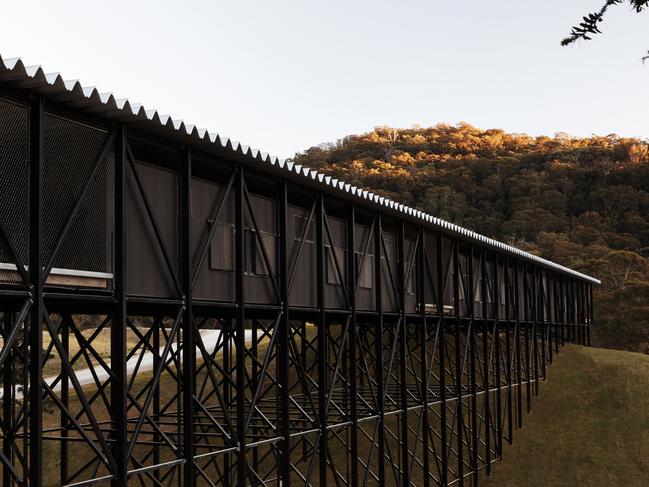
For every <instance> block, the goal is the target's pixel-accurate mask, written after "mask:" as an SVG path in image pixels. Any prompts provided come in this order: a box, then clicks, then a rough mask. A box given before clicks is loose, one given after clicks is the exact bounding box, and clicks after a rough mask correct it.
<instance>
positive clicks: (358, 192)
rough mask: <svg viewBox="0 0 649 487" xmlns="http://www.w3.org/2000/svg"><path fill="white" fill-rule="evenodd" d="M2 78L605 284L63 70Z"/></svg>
mask: <svg viewBox="0 0 649 487" xmlns="http://www.w3.org/2000/svg"><path fill="white" fill-rule="evenodd" d="M0 82H3V83H7V84H8V85H10V86H15V87H17V88H19V89H28V90H30V91H34V92H36V93H41V94H43V95H46V96H48V97H50V98H53V99H54V100H56V101H57V102H59V103H61V104H64V105H67V106H70V107H72V108H76V109H80V110H85V111H88V112H90V113H92V114H93V115H96V116H99V117H102V116H103V117H106V118H110V119H111V120H114V121H121V122H124V123H127V124H128V123H130V124H135V125H138V126H146V127H147V128H148V129H149V131H151V132H153V133H157V134H159V135H162V136H168V137H174V138H176V139H180V140H183V141H185V142H187V143H203V144H212V145H216V146H218V147H219V148H221V149H223V150H226V151H232V152H234V153H236V154H239V155H240V156H243V157H244V158H247V159H250V160H252V161H256V162H260V163H264V164H269V165H271V166H275V167H277V168H280V169H283V170H285V171H287V172H288V173H292V174H294V175H297V176H299V177H302V178H304V179H305V181H311V182H313V181H317V182H319V183H320V184H322V185H323V186H326V187H328V188H331V190H333V191H335V192H338V193H343V194H346V195H351V196H352V197H355V198H357V199H359V200H362V201H363V202H365V203H370V204H373V205H375V206H380V207H383V208H386V209H389V210H392V211H397V212H399V213H402V214H404V215H406V216H408V217H410V218H412V219H415V220H419V221H421V222H423V223H426V224H428V225H429V226H432V227H436V228H439V229H444V230H446V231H447V232H451V233H455V234H458V235H460V236H463V237H465V238H468V239H471V240H475V241H477V242H480V243H482V244H484V245H488V246H491V247H494V248H496V249H498V250H500V251H502V252H507V253H510V254H512V255H515V256H517V257H520V258H523V259H527V260H530V261H533V262H536V263H538V264H540V265H543V266H546V267H549V268H551V269H556V270H558V271H561V272H563V273H565V274H569V275H572V276H575V277H577V278H579V279H583V280H585V281H589V282H592V283H594V284H601V281H600V280H599V279H596V278H594V277H591V276H589V275H586V274H583V273H581V272H578V271H575V270H573V269H570V268H568V267H565V266H563V265H561V264H557V263H556V262H552V261H550V260H547V259H543V258H541V257H539V256H537V255H534V254H530V253H529V252H524V251H522V250H520V249H518V248H516V247H513V246H511V245H508V244H505V243H503V242H500V241H498V240H495V239H492V238H489V237H486V236H484V235H481V234H479V233H476V232H473V231H471V230H469V229H466V228H463V227H461V226H459V225H456V224H454V223H451V222H447V221H445V220H442V219H440V218H438V217H435V216H433V215H430V214H428V213H425V212H423V211H421V210H418V209H416V208H411V207H408V206H406V205H403V204H401V203H398V202H396V201H393V200H390V199H389V198H385V197H383V196H379V195H377V194H375V193H373V192H370V191H368V190H364V189H362V188H359V187H356V186H351V185H350V184H348V183H345V182H344V181H342V180H340V179H336V178H333V177H331V176H328V175H325V174H322V173H318V172H317V171H314V170H312V169H309V168H307V167H304V166H301V165H299V164H294V163H293V162H292V161H290V160H286V159H280V158H278V157H274V156H271V155H269V154H267V153H264V152H261V151H260V150H258V149H253V148H250V147H249V146H245V145H242V144H241V143H239V142H236V141H233V140H231V139H230V138H228V137H224V136H223V135H221V134H218V133H214V132H208V131H207V130H206V129H199V128H197V127H196V126H195V125H191V124H186V123H185V122H184V121H183V120H176V119H173V118H172V117H171V116H170V115H161V114H159V113H158V111H157V110H155V109H153V110H152V109H146V108H145V107H144V106H143V105H142V104H140V103H133V102H131V101H129V100H128V99H127V98H116V97H115V96H114V95H113V94H112V93H110V92H100V91H98V90H97V88H96V87H94V86H83V85H82V84H81V83H80V82H79V80H65V79H64V78H63V77H62V76H61V74H60V73H57V72H54V73H47V72H45V71H44V70H43V68H42V67H41V66H39V65H36V66H32V65H25V64H24V63H23V61H22V59H21V58H6V59H5V58H3V57H2V55H0Z"/></svg>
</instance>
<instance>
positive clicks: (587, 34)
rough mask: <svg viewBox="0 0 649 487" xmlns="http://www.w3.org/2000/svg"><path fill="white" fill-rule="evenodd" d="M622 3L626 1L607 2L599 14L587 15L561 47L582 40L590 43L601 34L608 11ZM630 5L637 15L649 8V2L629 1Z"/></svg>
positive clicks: (613, 0)
mask: <svg viewBox="0 0 649 487" xmlns="http://www.w3.org/2000/svg"><path fill="white" fill-rule="evenodd" d="M622 3H625V0H606V3H605V4H604V5H603V6H602V8H601V9H599V11H598V12H594V13H591V14H588V15H586V16H585V17H584V18H583V21H582V22H581V23H580V24H579V25H576V26H574V27H573V28H572V30H571V31H570V35H569V36H568V37H566V38H565V39H563V40H562V41H561V45H562V46H567V45H569V44H572V43H574V42H576V41H578V40H580V39H583V40H585V41H589V40H591V38H592V37H591V36H593V35H595V34H601V33H602V31H601V30H600V29H599V26H600V24H601V23H602V21H603V20H604V16H605V15H606V13H607V12H608V9H609V8H610V7H613V6H616V5H620V4H622ZM629 3H630V4H631V7H632V8H633V10H635V11H636V13H640V12H642V11H643V10H644V9H645V8H647V7H649V0H629Z"/></svg>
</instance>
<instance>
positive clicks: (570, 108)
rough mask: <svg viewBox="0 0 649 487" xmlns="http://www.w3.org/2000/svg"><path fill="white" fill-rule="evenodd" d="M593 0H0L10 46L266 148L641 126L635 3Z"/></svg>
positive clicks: (643, 68)
mask: <svg viewBox="0 0 649 487" xmlns="http://www.w3.org/2000/svg"><path fill="white" fill-rule="evenodd" d="M603 1H604V0H570V1H566V0H536V1H532V0H516V1H513V0H492V1H485V0H464V1H462V2H457V1H448V0H426V1H414V0H402V1H400V2H395V1H383V0H373V1H366V0H354V1H350V0H346V1H339V0H326V1H325V0H321V1H319V2H316V1H313V0H311V1H304V0H303V1H297V0H295V1H289V0H272V1H269V0H256V1H252V0H250V1H245V0H244V1H236V2H233V1H230V2H225V1H218V0H217V1H214V0H212V1H199V0H185V1H182V2H180V1H177V0H174V1H167V0H155V1H154V0H130V1H123V0H112V1H111V2H88V1H87V0H85V1H76V0H66V1H61V2H52V1H51V0H49V1H42V2H41V1H29V0H24V1H22V2H9V3H7V4H4V5H3V8H2V18H1V19H0V56H2V57H3V58H9V57H22V58H23V60H24V61H25V62H26V63H27V64H28V65H37V64H40V65H43V67H44V69H45V71H46V72H60V73H61V74H62V75H63V77H64V78H65V79H79V80H81V82H82V83H83V84H84V85H87V86H96V87H97V88H98V89H99V90H100V91H101V92H112V93H114V95H115V96H117V97H119V98H128V99H129V100H130V101H131V102H140V103H143V104H144V105H145V107H146V108H147V109H152V108H156V109H158V110H159V111H160V112H161V113H163V114H170V115H172V116H173V117H174V118H178V119H182V120H184V121H185V122H186V123H192V124H195V125H197V126H199V127H201V128H207V129H208V130H209V131H210V132H218V133H219V134H221V135H225V136H228V137H230V138H232V139H233V140H236V141H240V142H241V143H244V144H246V145H250V146H253V147H256V148H258V149H261V150H263V151H265V152H269V153H271V154H273V155H276V156H279V157H290V156H292V155H293V154H294V153H295V152H297V151H302V150H304V149H306V148H308V147H311V146H313V145H317V144H320V143H326V142H335V141H336V140H338V139H340V138H341V137H344V136H345V135H349V134H354V133H364V132H368V131H370V130H372V128H373V127H375V126H379V125H389V126H393V127H404V128H409V127H412V126H415V125H419V126H422V127H425V126H431V125H435V124H438V123H451V124H455V123H458V122H468V123H470V124H472V125H475V126H477V127H481V128H501V129H504V130H507V131H511V132H525V133H529V134H532V135H540V134H547V135H552V134H555V133H557V132H566V133H568V134H571V135H574V136H588V135H591V134H599V135H607V134H610V133H617V134H619V135H623V136H637V137H642V138H646V137H649V126H648V123H647V122H648V116H649V95H648V90H647V87H649V63H648V64H645V65H643V63H642V61H641V58H642V56H643V55H644V54H645V53H646V52H647V51H648V50H649V28H648V27H649V12H646V13H644V14H640V15H638V14H635V13H633V12H631V10H630V7H629V6H628V5H622V6H619V7H617V8H614V9H612V10H611V12H610V15H609V18H608V19H607V21H606V23H605V24H604V26H603V31H604V34H603V35H600V36H597V37H596V38H594V39H593V40H592V41H590V42H580V43H578V44H576V45H573V46H570V47H567V48H566V47H561V46H560V45H559V42H560V40H561V39H562V38H563V37H565V36H566V35H567V34H568V32H569V31H570V27H571V26H572V25H573V24H575V23H577V22H578V21H579V20H580V19H581V17H582V16H583V15H584V14H586V13H587V12H591V11H595V10H597V9H598V7H599V6H600V5H601V3H603Z"/></svg>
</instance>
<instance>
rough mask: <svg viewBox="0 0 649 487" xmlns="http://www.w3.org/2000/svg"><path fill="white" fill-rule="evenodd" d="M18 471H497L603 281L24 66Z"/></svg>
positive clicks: (143, 474) (1, 107) (15, 396)
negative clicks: (506, 447) (550, 367)
mask: <svg viewBox="0 0 649 487" xmlns="http://www.w3.org/2000/svg"><path fill="white" fill-rule="evenodd" d="M0 171H1V172H2V177H1V178H0V311H1V313H2V314H1V316H3V321H2V323H1V324H0V329H1V330H2V332H1V334H2V350H1V351H0V376H1V379H0V380H2V383H3V385H2V411H1V412H0V425H1V426H2V428H1V430H2V450H1V453H0V464H2V468H1V470H2V472H1V473H2V485H3V486H17V485H30V486H40V485H68V486H82V485H83V486H90V485H109V484H110V485H113V486H124V485H127V484H128V485H156V486H157V485H160V486H169V485H188V486H189V485H236V486H239V487H243V486H250V485H255V486H257V485H259V486H262V485H274V486H278V485H282V486H284V487H285V486H288V485H294V486H303V485H311V486H316V485H318V486H324V485H338V486H343V485H350V486H356V485H372V486H374V485H376V486H384V485H395V486H396V485H399V486H409V485H417V486H433V485H450V484H458V485H463V484H465V483H466V484H469V483H476V482H477V479H478V473H479V472H480V471H482V470H485V471H487V472H489V470H490V465H491V464H492V463H493V462H494V461H496V460H498V459H500V458H501V456H502V449H503V444H504V443H506V442H511V441H512V440H513V437H514V432H515V430H516V429H517V428H520V427H521V426H522V424H523V420H524V412H525V411H528V410H529V409H530V408H531V404H532V399H533V396H534V395H535V394H537V393H538V390H539V383H540V381H542V380H543V379H544V378H545V375H546V367H547V366H548V365H549V364H550V363H551V362H552V359H553V356H554V355H555V354H556V353H558V352H559V349H560V347H561V345H563V344H564V343H566V342H567V341H570V342H576V343H580V344H583V345H588V344H589V342H590V326H591V325H592V323H593V286H595V285H597V284H598V283H599V281H597V280H596V279H594V278H591V277H589V276H586V275H583V274H581V273H579V272H576V271H574V270H571V269H568V268H565V267H563V266H560V265H558V264H555V263H553V262H549V261H547V260H544V259H541V258H539V257H536V256H533V255H530V254H528V253H525V252H522V251H520V250H518V249H516V248H513V247H511V246H508V245H506V244H503V243H501V242H498V241H495V240H492V239H490V238H487V237H484V236H482V235H479V234H477V233H475V232H472V231H470V230H467V229H464V228H462V227H459V226H457V225H454V224H452V223H449V222H446V221H443V220H440V219H438V218H435V217H434V216H431V215H428V214H426V213H424V212H421V211H419V210H416V209H414V208H409V207H406V206H404V205H402V204H399V203H398V202H395V201H391V200H388V199H386V198H384V197H381V196H379V195H377V194H373V193H371V192H367V191H365V190H363V189H362V188H357V187H354V186H352V185H350V184H347V183H345V182H344V181H340V180H337V179H333V178H331V177H329V176H325V175H323V174H319V173H317V172H316V171H313V170H310V169H309V168H306V167H301V166H299V165H295V164H293V163H291V162H290V161H289V162H287V161H282V160H279V159H277V158H273V157H270V156H268V155H265V154H263V153H261V152H259V151H257V150H253V149H250V148H248V147H245V146H242V145H240V144H238V143H236V142H233V141H231V140H229V139H227V138H224V137H222V136H220V135H215V134H211V133H208V132H206V131H204V130H199V129H197V128H196V127H194V126H189V125H186V124H185V123H183V122H179V121H176V120H173V119H171V118H169V117H164V116H161V115H160V114H158V112H156V111H154V110H147V109H145V108H144V107H142V106H139V105H136V104H133V103H131V102H129V101H128V100H124V99H116V98H115V97H113V96H112V95H111V94H105V93H100V92H98V91H97V90H96V89H94V88H86V87H83V86H82V85H81V84H79V83H78V82H76V81H74V82H69V81H65V80H64V79H63V78H61V76H59V75H58V74H48V73H46V72H44V71H43V70H42V69H41V68H40V67H28V66H25V65H24V64H23V62H22V61H21V60H20V59H2V58H0Z"/></svg>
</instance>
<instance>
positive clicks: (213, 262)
mask: <svg viewBox="0 0 649 487" xmlns="http://www.w3.org/2000/svg"><path fill="white" fill-rule="evenodd" d="M235 234H236V229H235V227H234V225H232V224H229V223H217V225H216V231H215V232H214V235H213V236H212V242H211V243H210V269H214V270H218V271H233V270H234V259H235V256H234V248H235Z"/></svg>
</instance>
